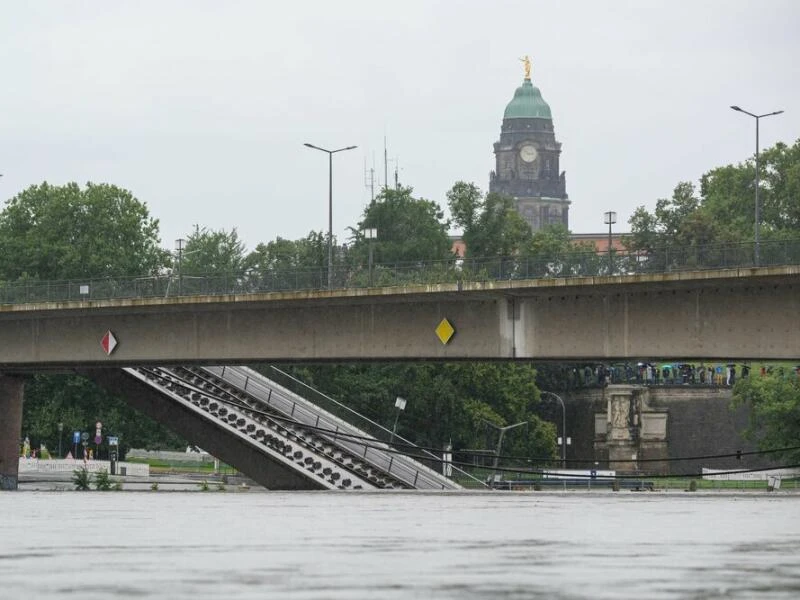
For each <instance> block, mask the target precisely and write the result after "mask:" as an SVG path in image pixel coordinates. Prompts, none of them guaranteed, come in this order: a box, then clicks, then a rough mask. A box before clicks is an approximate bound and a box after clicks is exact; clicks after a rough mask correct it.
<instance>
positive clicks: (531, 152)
mask: <svg viewBox="0 0 800 600" xmlns="http://www.w3.org/2000/svg"><path fill="white" fill-rule="evenodd" d="M536 156H537V153H536V148H534V147H533V146H531V145H530V144H526V145H525V146H523V147H522V148H521V149H520V151H519V157H520V158H521V159H522V160H524V161H525V162H527V163H530V162H533V161H535V160H536Z"/></svg>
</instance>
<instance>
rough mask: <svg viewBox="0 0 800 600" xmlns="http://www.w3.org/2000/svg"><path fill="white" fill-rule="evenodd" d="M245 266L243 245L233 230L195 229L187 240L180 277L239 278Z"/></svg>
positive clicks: (182, 256)
mask: <svg viewBox="0 0 800 600" xmlns="http://www.w3.org/2000/svg"><path fill="white" fill-rule="evenodd" d="M244 265H245V251H244V244H243V243H242V241H241V240H239V234H238V233H237V232H236V229H235V228H234V229H232V230H231V231H225V230H224V229H220V230H219V231H210V230H208V229H206V228H202V229H198V230H197V231H195V232H194V233H193V234H192V235H190V236H189V238H188V239H187V240H186V246H185V247H184V249H183V251H182V254H181V265H180V269H181V275H190V276H192V275H194V276H203V275H238V274H240V273H241V272H242V270H243V269H244Z"/></svg>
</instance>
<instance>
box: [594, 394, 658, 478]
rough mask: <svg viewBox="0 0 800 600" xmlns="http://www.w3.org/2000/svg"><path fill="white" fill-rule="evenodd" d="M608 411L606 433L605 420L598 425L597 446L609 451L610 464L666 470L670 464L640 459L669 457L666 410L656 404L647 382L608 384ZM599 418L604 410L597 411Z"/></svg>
mask: <svg viewBox="0 0 800 600" xmlns="http://www.w3.org/2000/svg"><path fill="white" fill-rule="evenodd" d="M604 394H605V396H606V407H607V408H606V414H605V421H606V423H605V425H606V427H605V436H603V435H602V429H599V428H600V427H602V421H597V422H596V425H595V432H596V434H597V433H599V434H600V437H596V441H595V450H596V451H599V452H600V453H602V454H605V453H607V458H608V468H609V469H612V470H615V471H618V472H619V473H621V474H624V473H638V472H639V471H640V470H645V471H653V472H656V471H658V472H662V473H663V472H666V470H667V468H668V467H667V464H666V463H664V464H656V463H653V462H651V463H648V464H647V466H645V467H642V466H641V465H640V464H639V461H640V460H641V459H645V458H647V459H654V458H655V459H657V460H660V459H661V458H666V456H667V413H666V411H665V410H663V409H658V408H653V407H651V406H650V402H649V391H648V389H647V388H646V387H644V386H637V385H618V384H613V385H609V386H607V387H606V388H605V390H604ZM597 418H598V419H601V418H602V414H599V415H597Z"/></svg>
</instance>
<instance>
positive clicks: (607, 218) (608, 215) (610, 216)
mask: <svg viewBox="0 0 800 600" xmlns="http://www.w3.org/2000/svg"><path fill="white" fill-rule="evenodd" d="M616 222H617V213H615V212H614V211H613V210H609V211H606V212H604V213H603V223H605V224H606V225H608V274H609V275H613V274H614V257H613V255H612V254H611V226H612V225H613V224H614V223H616Z"/></svg>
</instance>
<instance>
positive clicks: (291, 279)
mask: <svg viewBox="0 0 800 600" xmlns="http://www.w3.org/2000/svg"><path fill="white" fill-rule="evenodd" d="M334 242H335V240H334ZM334 247H335V244H334ZM339 250H340V249H339ZM334 258H335V259H336V260H338V261H339V262H341V261H342V260H343V258H342V256H341V255H340V254H339V253H337V255H336V256H335V257H334ZM245 264H246V266H247V268H248V269H249V270H250V273H251V274H250V277H251V278H252V281H253V283H254V284H257V285H258V287H259V288H260V289H266V290H282V289H298V288H300V289H302V288H304V287H305V288H313V287H321V285H322V283H323V282H326V281H327V272H328V245H327V236H325V235H323V234H322V233H318V232H315V231H312V232H310V233H309V234H308V235H307V236H306V237H305V238H303V239H300V240H296V241H291V240H285V239H283V238H281V237H278V238H276V239H275V240H274V241H272V242H269V243H267V244H259V245H258V246H256V249H255V250H254V251H253V252H251V253H250V254H249V255H248V256H247V258H246V259H245ZM337 264H338V263H337Z"/></svg>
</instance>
